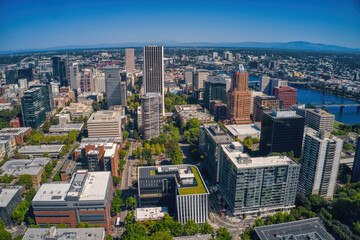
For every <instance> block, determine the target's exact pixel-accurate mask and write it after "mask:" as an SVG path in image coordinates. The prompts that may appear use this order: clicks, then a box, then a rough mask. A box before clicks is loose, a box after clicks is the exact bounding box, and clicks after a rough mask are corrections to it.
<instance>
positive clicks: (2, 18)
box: [0, 0, 360, 51]
mask: <svg viewBox="0 0 360 240" xmlns="http://www.w3.org/2000/svg"><path fill="white" fill-rule="evenodd" d="M164 40H175V41H179V42H196V41H203V42H243V41H256V42H288V41H309V42H319V43H325V44H335V45H341V46H347V47H353V48H360V0H286V1H282V0H272V1H271V0H235V1H227V0H217V1H213V0H208V1H196V0H192V1H181V0H178V1H176V0H175V1H174V0H168V1H156V0H153V1H152V0H147V1H136V0H132V1H122V0H116V1H115V0H102V1H93V0H87V1H81V0H72V1H68V0H0V51H1V50H19V49H31V48H47V47H55V46H66V45H89V44H98V43H127V42H158V41H164Z"/></svg>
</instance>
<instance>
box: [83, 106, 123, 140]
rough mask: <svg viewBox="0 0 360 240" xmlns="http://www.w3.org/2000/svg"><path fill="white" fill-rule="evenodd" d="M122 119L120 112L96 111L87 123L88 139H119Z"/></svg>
mask: <svg viewBox="0 0 360 240" xmlns="http://www.w3.org/2000/svg"><path fill="white" fill-rule="evenodd" d="M122 118H123V116H122V114H121V112H120V111H98V112H95V113H93V114H92V115H91V116H90V118H89V120H88V122H87V125H88V133H89V137H91V138H102V137H121V136H122V131H121V120H122Z"/></svg>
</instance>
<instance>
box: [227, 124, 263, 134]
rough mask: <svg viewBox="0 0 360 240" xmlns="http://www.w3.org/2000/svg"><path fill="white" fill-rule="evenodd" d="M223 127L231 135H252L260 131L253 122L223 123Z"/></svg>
mask: <svg viewBox="0 0 360 240" xmlns="http://www.w3.org/2000/svg"><path fill="white" fill-rule="evenodd" d="M225 128H226V129H227V130H228V131H229V132H230V133H231V135H233V136H240V135H254V134H259V133H260V130H259V129H257V128H256V126H255V124H240V125H225Z"/></svg>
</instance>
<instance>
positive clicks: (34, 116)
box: [21, 88, 46, 129]
mask: <svg viewBox="0 0 360 240" xmlns="http://www.w3.org/2000/svg"><path fill="white" fill-rule="evenodd" d="M21 111H22V116H23V123H24V125H25V126H26V127H32V128H34V129H38V128H39V127H40V125H41V124H42V123H43V122H45V121H46V99H45V95H44V94H43V90H42V89H41V88H32V89H30V90H28V91H26V92H25V93H24V96H23V97H22V98H21Z"/></svg>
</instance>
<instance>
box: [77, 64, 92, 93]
mask: <svg viewBox="0 0 360 240" xmlns="http://www.w3.org/2000/svg"><path fill="white" fill-rule="evenodd" d="M80 89H81V91H82V92H94V91H95V82H94V74H93V72H92V71H91V70H90V69H83V70H82V71H81V73H80Z"/></svg>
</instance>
